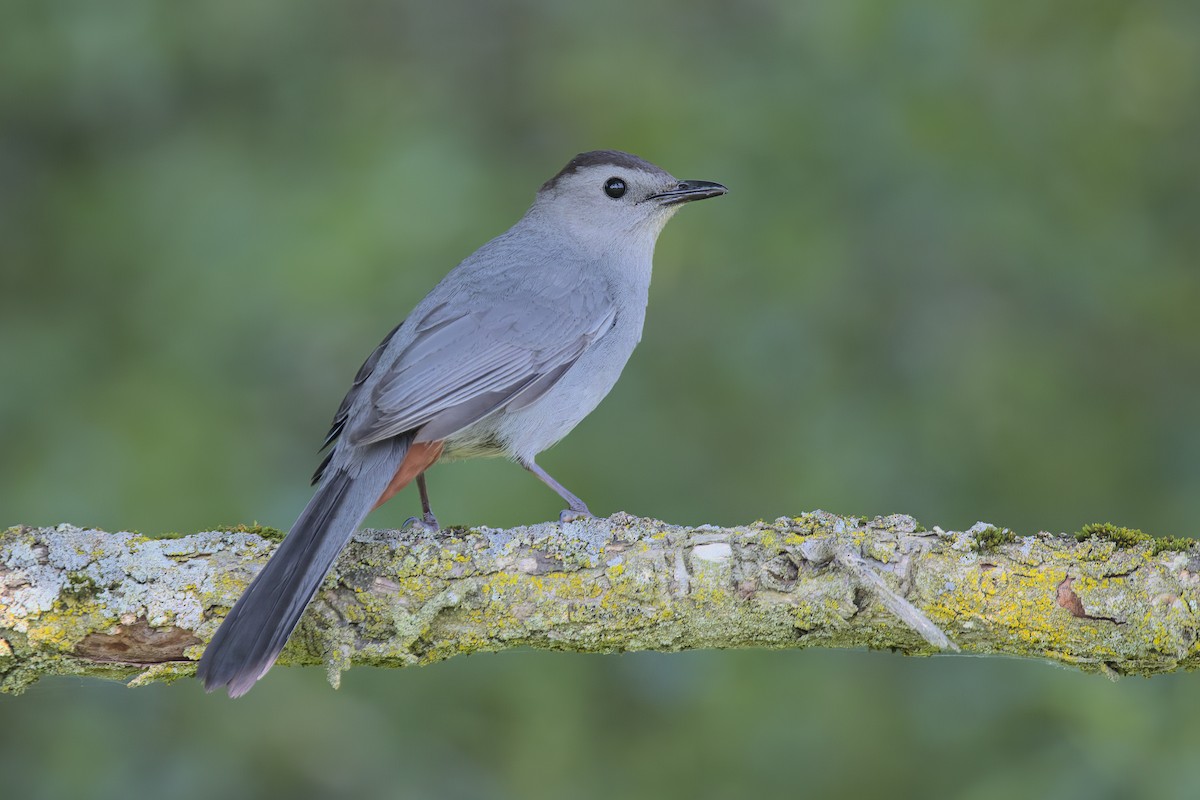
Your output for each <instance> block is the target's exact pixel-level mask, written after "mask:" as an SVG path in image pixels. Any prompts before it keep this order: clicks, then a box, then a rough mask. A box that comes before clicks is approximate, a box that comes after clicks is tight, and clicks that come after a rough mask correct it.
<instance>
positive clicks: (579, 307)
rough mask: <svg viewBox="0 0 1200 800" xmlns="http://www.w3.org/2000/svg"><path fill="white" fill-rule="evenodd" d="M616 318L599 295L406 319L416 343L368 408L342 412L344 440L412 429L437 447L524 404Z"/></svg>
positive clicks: (455, 308) (453, 307)
mask: <svg viewBox="0 0 1200 800" xmlns="http://www.w3.org/2000/svg"><path fill="white" fill-rule="evenodd" d="M589 288H591V287H589ZM615 319H616V307H615V304H614V303H613V301H612V299H611V297H610V296H609V295H608V293H607V292H597V291H575V292H564V293H556V294H554V295H541V296H539V295H536V294H535V295H525V296H521V295H509V297H508V299H505V300H500V301H497V302H492V303H490V304H485V303H481V302H478V301H476V302H462V301H461V300H459V302H449V301H448V302H444V303H441V304H439V305H437V306H434V307H433V308H432V309H430V310H429V311H428V312H427V313H425V314H423V315H422V317H421V318H420V319H417V320H410V322H412V324H414V325H415V326H416V328H415V331H414V338H413V339H412V341H411V342H410V343H409V344H408V345H407V346H406V347H405V348H404V350H403V351H402V352H400V353H399V354H397V355H396V357H395V358H394V360H393V361H392V362H391V363H390V364H389V365H388V366H387V367H386V370H385V371H384V372H382V373H381V374H380V376H379V379H378V380H377V381H375V382H374V386H373V388H372V390H371V398H370V403H369V404H367V405H365V406H364V407H362V410H361V411H358V412H354V411H351V412H349V413H350V414H352V415H353V416H354V417H356V418H355V419H353V420H351V421H348V422H347V423H344V424H345V425H346V426H347V428H346V433H347V436H348V438H349V440H350V443H351V444H354V445H364V444H370V443H372V442H379V441H382V440H384V439H388V438H390V437H392V436H397V435H399V434H401V433H405V432H408V431H414V430H416V429H418V428H421V431H420V433H419V434H418V440H419V441H436V440H439V439H444V438H446V437H448V436H450V435H452V434H454V433H455V432H457V431H460V430H462V429H463V428H466V427H467V426H469V425H471V424H473V423H475V422H477V421H479V420H480V419H482V418H483V417H485V416H487V415H488V414H490V413H491V412H493V411H495V410H497V409H499V408H501V407H503V406H505V405H510V404H511V405H514V406H518V407H524V406H525V405H528V404H529V403H531V402H533V400H535V399H537V397H540V396H541V395H542V394H543V393H545V392H546V391H547V390H548V389H550V387H552V386H553V385H554V384H555V383H556V382H557V381H558V379H559V378H561V377H562V375H563V374H564V373H566V371H567V370H568V369H569V368H570V367H571V365H573V364H574V363H575V362H576V361H577V360H578V359H579V357H580V356H581V355H582V354H583V353H584V351H585V350H587V348H588V347H589V346H590V345H591V344H592V343H593V342H595V341H596V340H597V339H598V338H600V337H601V336H603V335H604V334H605V333H606V332H607V331H608V330H609V329H610V328H611V327H612V324H613V322H614V320H615ZM375 369H376V370H379V369H383V367H382V366H380V365H375Z"/></svg>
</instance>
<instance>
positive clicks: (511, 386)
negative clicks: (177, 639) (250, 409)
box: [197, 150, 727, 697]
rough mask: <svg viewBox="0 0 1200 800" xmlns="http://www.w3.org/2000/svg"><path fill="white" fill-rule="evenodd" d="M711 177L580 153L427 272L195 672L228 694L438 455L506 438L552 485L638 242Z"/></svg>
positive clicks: (627, 334)
mask: <svg viewBox="0 0 1200 800" xmlns="http://www.w3.org/2000/svg"><path fill="white" fill-rule="evenodd" d="M726 191H727V190H726V189H725V187H724V186H722V185H721V184H719V183H711V182H709V181H680V180H676V179H675V178H673V177H671V175H670V174H669V173H668V172H666V171H665V170H663V169H661V168H659V167H656V166H655V165H653V164H651V163H649V162H648V161H644V160H642V159H640V158H638V157H637V156H632V155H629V154H628V153H621V152H616V151H611V150H601V151H595V152H590V153H582V154H580V155H578V156H576V157H575V158H573V159H571V161H570V163H568V164H567V165H566V166H565V167H563V168H562V170H561V171H560V172H559V173H558V174H557V175H555V176H554V177H553V178H551V179H550V180H548V181H546V183H544V184H543V185H542V187H541V189H540V190H539V191H538V193H537V197H536V199H535V200H534V202H533V205H532V206H531V207H530V209H529V210H528V211H527V212H526V213H525V216H523V217H522V218H521V219H520V220H519V221H518V222H517V224H516V225H513V226H512V227H511V228H509V229H508V230H507V231H506V232H504V233H502V234H501V235H499V236H497V237H496V238H495V239H493V240H492V241H490V242H488V243H487V244H485V245H484V246H483V247H481V248H479V249H478V250H476V251H475V252H474V253H473V254H472V255H471V256H469V257H468V258H467V259H466V260H465V261H463V262H462V263H461V264H459V265H458V266H457V267H455V268H454V269H453V270H452V271H451V272H450V273H449V274H448V275H447V276H446V277H445V278H443V279H442V281H441V283H439V284H438V285H437V286H436V287H434V289H433V291H432V292H430V293H429V295H428V296H427V297H426V298H425V299H424V300H422V301H421V302H420V303H419V304H418V305H417V307H416V308H415V309H413V311H412V313H411V314H409V315H408V317H407V318H406V319H405V320H404V321H403V322H402V323H400V324H399V325H397V326H396V327H395V328H394V329H393V330H392V332H391V333H389V334H388V335H387V337H386V338H385V339H384V340H383V342H381V343H380V345H379V346H378V347H377V348H375V351H374V352H373V353H371V355H370V356H369V357H368V358H367V360H366V362H365V363H364V364H363V365H362V368H361V369H359V371H358V374H357V375H356V376H355V377H354V384H353V385H352V386H351V387H350V391H349V392H347V394H346V398H345V399H344V400H343V401H342V404H341V406H340V407H339V408H338V411H337V413H336V414H335V415H334V419H333V426H332V427H331V428H330V431H329V436H328V437H327V438H326V440H325V446H329V445H333V448H332V450H331V451H330V452H329V454H328V456H327V457H326V458H325V461H324V462H323V463H322V464H321V466H320V467H319V468H318V469H317V472H316V475H314V476H313V483H314V485H316V486H317V489H316V493H315V494H314V495H313V498H312V500H310V501H309V503H308V506H306V507H305V509H304V511H303V512H301V514H300V517H299V519H297V520H296V523H295V524H294V525H293V526H292V530H291V532H290V533H289V534H288V535H287V537H286V538H285V539H284V540H283V543H282V544H281V545H280V546H279V549H278V550H276V552H275V554H274V555H273V556H272V557H271V559H270V560H269V561H268V562H267V564H266V566H265V567H263V569H262V571H261V572H260V573H259V574H258V576H257V577H256V578H255V579H254V580H253V582H251V584H250V586H249V588H247V589H246V592H245V594H243V595H242V597H241V599H240V600H238V602H237V603H236V604H235V605H234V607H233V609H232V610H231V611H230V612H229V615H228V616H227V617H226V618H225V621H224V622H223V623H222V624H221V627H220V628H219V629H218V630H217V633H216V635H215V636H213V638H212V641H211V642H210V643H209V645H208V648H207V649H206V650H205V651H204V656H203V657H202V658H201V659H200V665H199V668H198V670H197V675H198V677H199V678H200V680H202V681H203V682H204V688H205V689H207V690H209V691H212V690H213V689H215V688H217V687H219V686H227V687H228V688H229V695H230V696H231V697H238V696H240V695H243V694H245V693H246V692H247V691H249V690H250V688H251V687H252V686H253V685H254V683H255V681H257V680H258V679H259V678H261V677H262V676H263V675H264V674H266V672H267V670H269V669H270V668H271V665H272V664H273V663H274V662H275V659H276V658H277V657H278V656H279V653H280V651H282V650H283V646H284V645H285V644H286V643H287V640H288V637H289V636H291V633H292V631H293V630H294V629H295V627H296V625H297V623H298V622H299V621H300V616H301V614H303V613H304V609H305V607H307V606H308V603H309V601H310V600H311V599H312V597H313V595H314V594H316V591H317V589H318V588H319V587H320V585H321V582H322V581H323V580H324V579H325V576H326V575H327V574H328V573H329V570H330V569H331V568H332V566H333V563H334V560H335V559H336V558H337V556H338V553H340V552H341V550H342V548H344V547H345V546H346V544H347V542H349V541H350V537H351V535H352V534H353V533H354V531H355V529H356V528H357V527H358V526H359V524H360V523H361V522H362V521H363V519H364V518H365V517H366V516H367V514H368V513H370V512H371V511H372V510H373V509H375V508H377V507H378V506H380V505H381V504H383V503H385V502H387V500H388V499H390V498H391V497H392V495H394V494H396V492H398V491H400V490H401V489H403V488H404V487H405V486H407V485H408V484H409V483H410V482H412V481H414V480H415V481H416V483H417V488H418V489H419V491H420V495H421V507H422V509H423V511H424V514H423V517H422V519H421V520H420V521H419V522H417V523H416V524H418V525H424V526H426V527H428V528H429V529H431V530H434V531H436V530H437V527H438V523H437V519H436V518H435V517H434V515H433V512H432V510H431V509H430V505H429V494H428V491H427V489H426V486H425V470H426V469H428V468H429V467H430V466H431V465H432V464H433V463H434V462H435V461H437V460H438V459H439V458H446V459H457V458H474V457H477V456H506V457H508V458H511V459H513V460H514V461H516V462H517V463H518V464H520V465H521V466H523V467H524V468H525V469H527V470H529V471H530V472H532V473H533V474H534V475H536V476H537V477H538V478H539V479H541V481H542V482H543V483H545V484H546V485H547V486H549V487H550V488H551V489H553V490H554V491H555V492H557V493H558V495H559V496H560V497H562V499H563V500H565V501H566V503H567V509H566V510H565V511H563V512H562V515H561V519H562V520H564V521H568V520H572V519H577V518H579V517H586V516H591V512H590V511H588V507H587V505H585V504H584V502H583V501H582V500H580V499H579V498H578V497H576V496H575V495H573V494H571V493H570V492H569V491H567V490H566V489H565V488H564V487H563V486H562V485H561V484H560V483H558V481H556V480H554V478H552V477H550V475H549V474H547V473H546V471H545V470H543V469H542V468H541V467H539V466H538V465H537V463H536V462H535V461H534V458H535V457H536V456H537V454H538V453H540V452H542V451H543V450H545V449H546V448H548V447H550V446H551V445H553V444H554V443H555V442H557V441H558V440H559V439H561V438H562V437H563V436H566V435H567V433H569V432H570V430H571V429H572V428H574V427H575V426H576V425H577V424H578V423H579V422H580V420H582V419H583V418H584V417H585V416H587V415H588V414H589V413H590V412H591V411H592V409H594V408H595V407H596V406H597V405H598V404H599V403H600V401H601V400H602V399H604V396H605V395H606V394H608V392H609V390H610V389H612V387H613V384H615V383H616V381H617V378H618V377H619V376H620V374H621V370H622V369H624V367H625V362H626V361H628V360H629V356H630V355H631V354H632V353H633V349H634V347H635V346H636V345H637V343H638V340H639V339H641V336H642V322H643V320H644V319H645V316H646V300H647V295H648V292H649V288H650V269H651V260H652V258H653V255H654V243H655V241H656V240H657V239H658V234H659V233H660V232H661V231H662V229H663V226H664V225H665V224H666V222H667V220H668V219H670V218H671V216H672V215H673V214H674V213H675V212H676V211H677V210H678V209H679V207H680V205H681V204H683V203H686V202H689V201H692V200H701V199H704V198H706V197H716V196H718V195H722V194H725V192H726Z"/></svg>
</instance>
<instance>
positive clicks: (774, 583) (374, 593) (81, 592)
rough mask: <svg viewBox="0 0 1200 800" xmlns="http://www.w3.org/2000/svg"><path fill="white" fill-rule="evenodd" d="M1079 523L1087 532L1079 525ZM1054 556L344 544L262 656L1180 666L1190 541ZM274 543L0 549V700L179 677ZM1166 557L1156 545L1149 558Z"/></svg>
mask: <svg viewBox="0 0 1200 800" xmlns="http://www.w3.org/2000/svg"><path fill="white" fill-rule="evenodd" d="M1085 530H1086V529H1085ZM1094 530H1095V532H1096V534H1097V535H1096V536H1094V537H1093V538H1090V539H1087V540H1086V541H1077V540H1076V539H1075V538H1073V537H1069V536H1060V535H1059V536H1056V535H1051V534H1047V533H1039V534H1037V535H1036V536H1026V537H1016V536H1014V535H1013V534H1012V533H1011V532H1008V531H1003V530H999V529H997V528H994V527H991V526H986V525H983V524H982V523H981V524H979V525H976V526H975V527H974V528H972V529H970V530H969V531H966V532H960V533H955V532H944V531H942V530H940V529H936V528H935V529H934V530H933V531H925V530H924V529H923V528H921V527H920V526H919V525H918V524H917V523H916V521H915V520H913V519H912V518H910V517H904V516H899V515H897V516H891V517H882V518H877V519H875V520H871V521H868V520H865V519H858V518H854V517H839V516H835V515H833V514H828V513H825V512H820V511H817V512H814V513H812V514H805V515H802V516H800V517H796V518H781V519H779V520H776V521H775V522H771V523H763V522H758V523H754V524H752V525H747V526H743V527H735V528H718V527H713V526H707V525H706V526H701V527H698V528H687V527H680V526H675V525H667V524H665V523H662V522H659V521H656V520H650V519H638V518H635V517H631V516H628V515H625V514H617V515H615V516H613V517H611V518H609V519H595V520H584V521H581V522H573V523H568V524H565V525H559V524H542V525H534V526H531V527H527V528H513V529H511V530H494V529H489V528H478V529H473V530H467V531H464V530H453V531H448V532H444V533H443V535H442V537H441V538H432V537H429V536H428V535H426V534H421V533H412V532H400V531H363V532H362V533H360V534H359V535H358V536H357V537H356V539H355V541H354V542H353V543H352V544H351V545H350V547H348V548H347V550H346V552H345V553H343V554H342V557H341V559H340V560H339V562H338V565H337V567H336V568H335V569H334V572H333V574H332V575H331V576H330V577H329V578H328V579H327V580H326V582H325V584H324V587H323V588H322V590H321V591H320V592H319V594H318V595H317V598H316V600H315V601H314V603H313V605H312V606H311V607H310V608H309V610H308V612H307V613H306V614H305V617H304V620H303V622H302V623H301V626H300V628H299V629H298V630H297V632H296V635H294V636H293V637H292V641H291V643H290V644H289V645H288V647H287V649H286V650H285V651H284V654H283V656H282V657H281V658H280V661H279V663H280V664H324V665H326V667H327V669H328V670H329V674H330V679H331V681H332V682H333V683H334V684H335V685H336V684H337V680H338V676H339V675H340V673H341V671H342V670H344V669H346V668H348V667H349V666H350V664H351V663H354V664H362V665H372V666H390V667H396V666H407V665H412V664H426V663H431V662H434V661H440V660H442V659H445V658H450V657H451V656H455V655H460V654H463V653H474V652H479V651H488V650H503V649H505V648H509V647H518V646H527V647H536V648H544V649H553V650H573V651H578V652H614V651H622V650H669V651H674V650H685V649H691V648H708V647H719V648H724V647H771V648H782V647H812V646H820V647H850V648H858V647H870V648H886V649H891V650H896V651H899V652H901V653H907V654H912V655H928V654H932V653H935V652H938V651H940V650H944V649H957V648H959V647H961V649H962V651H963V652H965V653H972V654H1005V655H1014V656H1029V657H1035V658H1042V659H1047V660H1050V661H1055V662H1058V663H1061V664H1067V665H1071V666H1074V667H1078V668H1080V669H1083V670H1085V671H1089V672H1104V673H1106V674H1109V675H1114V674H1128V673H1137V674H1144V675H1150V674H1154V673H1160V672H1170V671H1173V670H1177V669H1190V668H1194V667H1195V666H1197V664H1198V663H1200V645H1198V644H1197V631H1198V629H1200V618H1198V609H1200V597H1198V588H1197V584H1198V583H1200V549H1197V548H1196V547H1195V543H1194V542H1191V541H1190V540H1187V541H1182V542H1181V541H1178V540H1172V541H1170V542H1165V543H1164V542H1163V541H1161V540H1149V539H1148V537H1145V536H1144V535H1141V534H1138V533H1137V532H1133V531H1126V530H1125V529H1115V528H1112V527H1111V526H1095V528H1094ZM273 547H274V543H273V542H272V541H271V537H270V536H267V537H263V536H260V535H257V534H256V533H253V532H247V531H245V530H243V531H236V530H235V531H227V532H212V533H199V534H195V535H192V536H185V537H182V538H177V539H148V538H146V537H144V536H140V535H137V534H131V533H104V532H101V531H95V530H80V529H78V528H74V527H71V526H67V525H62V526H59V527H58V528H29V527H17V528H11V529H9V530H8V531H6V532H4V533H3V534H0V690H3V691H7V692H19V691H21V690H22V689H24V688H25V687H26V686H28V685H29V684H31V683H33V682H34V681H35V680H37V679H38V678H39V677H42V676H45V675H63V674H82V675H97V676H103V677H109V678H121V679H128V678H133V683H134V684H141V683H146V682H149V681H154V680H172V679H175V678H178V677H181V676H185V675H191V674H193V672H194V661H195V660H196V659H198V658H199V656H200V653H201V652H202V651H203V646H204V643H205V642H206V641H207V640H208V639H209V637H211V636H212V634H213V632H214V631H215V630H216V627H217V625H218V624H219V623H220V621H221V617H222V616H223V614H224V613H225V612H226V611H227V610H228V608H229V607H230V606H231V605H232V603H233V602H234V600H236V599H237V597H238V595H240V594H241V592H242V590H243V589H244V588H245V586H246V584H247V583H248V582H249V580H250V578H251V577H252V575H253V574H254V573H255V572H256V571H257V570H258V568H259V567H260V566H261V565H262V564H263V562H264V561H265V560H266V558H267V556H268V555H269V554H270V552H271V551H272V549H273ZM1167 548H1174V549H1167Z"/></svg>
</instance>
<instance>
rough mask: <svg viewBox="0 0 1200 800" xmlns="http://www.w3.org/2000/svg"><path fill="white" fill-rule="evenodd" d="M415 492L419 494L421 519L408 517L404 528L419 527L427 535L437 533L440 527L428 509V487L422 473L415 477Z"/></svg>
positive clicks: (431, 511)
mask: <svg viewBox="0 0 1200 800" xmlns="http://www.w3.org/2000/svg"><path fill="white" fill-rule="evenodd" d="M417 491H418V492H420V493H421V512H422V513H421V518H420V519H417V518H416V517H409V518H408V519H407V520H406V521H405V522H404V527H406V528H417V527H420V528H422V529H424V530H425V531H426V532H427V533H437V532H438V531H440V530H441V527H440V526H439V525H438V521H437V517H435V516H434V515H433V509H432V508H430V507H429V487H427V486H426V485H425V473H424V472H422V473H421V474H420V475H418V476H417Z"/></svg>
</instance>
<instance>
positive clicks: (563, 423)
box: [447, 319, 641, 458]
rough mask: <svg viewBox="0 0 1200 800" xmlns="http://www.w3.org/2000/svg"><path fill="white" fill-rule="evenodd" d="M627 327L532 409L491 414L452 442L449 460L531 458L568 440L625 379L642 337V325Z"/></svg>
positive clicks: (586, 356)
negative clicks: (574, 429) (626, 368)
mask: <svg viewBox="0 0 1200 800" xmlns="http://www.w3.org/2000/svg"><path fill="white" fill-rule="evenodd" d="M626 321H627V322H629V323H636V326H635V325H632V324H631V325H629V326H628V327H626V328H625V329H624V330H620V329H614V330H611V331H609V332H608V335H606V336H604V337H603V338H601V339H600V341H598V342H596V343H595V345H593V347H591V348H589V349H588V350H587V352H585V353H584V354H583V355H582V356H580V358H579V360H578V361H577V362H575V364H574V365H573V366H572V367H571V368H570V369H569V370H567V372H566V373H565V374H564V375H563V376H562V378H560V379H559V381H558V383H556V384H555V385H554V386H553V387H551V388H550V389H549V390H548V391H547V392H546V394H544V395H543V396H542V397H541V398H540V399H539V400H538V401H537V402H535V403H534V404H533V405H530V406H528V407H526V408H522V409H520V410H519V411H512V412H509V411H504V410H501V411H498V412H496V413H495V414H490V415H489V416H488V417H486V418H485V419H482V420H480V421H479V422H478V423H476V424H475V425H472V426H471V427H470V428H468V429H466V430H464V431H461V432H460V433H459V434H456V435H455V436H454V437H452V438H451V440H450V441H448V442H447V455H448V456H450V457H452V458H469V457H473V456H489V455H506V456H509V457H515V458H533V457H534V456H536V455H537V454H538V453H540V452H542V451H543V450H545V449H546V448H548V447H550V446H551V445H553V444H554V443H555V442H557V441H558V440H559V439H561V438H563V437H564V436H566V435H567V434H568V433H570V432H571V429H572V428H574V427H575V426H576V425H578V424H579V423H580V422H581V421H582V420H583V418H584V417H586V416H587V415H588V414H590V413H591V412H592V411H593V410H594V409H595V408H596V406H598V405H599V404H600V401H601V400H603V399H604V397H605V396H606V395H607V394H608V393H609V391H610V390H611V389H612V388H613V385H615V384H616V382H617V379H618V378H620V377H621V371H622V370H623V369H624V368H625V364H626V362H628V361H629V357H630V356H631V355H632V354H633V350H634V348H635V347H636V346H637V343H638V339H639V338H640V336H641V324H640V323H641V319H636V320H626Z"/></svg>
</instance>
